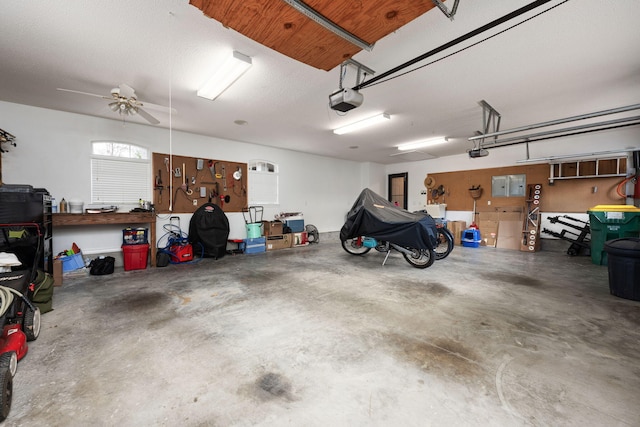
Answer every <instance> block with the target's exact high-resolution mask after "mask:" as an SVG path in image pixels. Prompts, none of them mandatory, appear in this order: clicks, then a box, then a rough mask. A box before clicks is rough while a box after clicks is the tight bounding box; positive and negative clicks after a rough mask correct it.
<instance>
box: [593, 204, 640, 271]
mask: <svg viewBox="0 0 640 427" xmlns="http://www.w3.org/2000/svg"><path fill="white" fill-rule="evenodd" d="M587 212H588V214H589V226H590V228H591V262H592V263H593V264H597V265H607V253H606V252H605V250H604V243H605V242H606V241H608V240H613V239H622V238H625V237H640V208H636V207H635V206H631V205H598V206H595V207H593V208H591V209H589V210H588V211H587Z"/></svg>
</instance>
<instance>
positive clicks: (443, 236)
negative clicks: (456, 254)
mask: <svg viewBox="0 0 640 427" xmlns="http://www.w3.org/2000/svg"><path fill="white" fill-rule="evenodd" d="M453 245H454V243H453V234H451V231H449V230H448V229H446V228H444V227H439V228H438V244H437V246H436V247H435V248H433V250H434V251H435V254H436V260H440V259H445V258H446V257H447V256H449V254H450V253H451V251H453Z"/></svg>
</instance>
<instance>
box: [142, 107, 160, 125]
mask: <svg viewBox="0 0 640 427" xmlns="http://www.w3.org/2000/svg"><path fill="white" fill-rule="evenodd" d="M137 110H138V114H140V115H141V116H142V117H143V118H144V119H145V120H146V121H148V122H149V123H151V124H152V125H157V124H158V123H160V120H158V119H156V118H155V117H153V116H152V115H151V114H149V113H147V112H146V111H144V110H143V109H142V108H140V107H138V108H137Z"/></svg>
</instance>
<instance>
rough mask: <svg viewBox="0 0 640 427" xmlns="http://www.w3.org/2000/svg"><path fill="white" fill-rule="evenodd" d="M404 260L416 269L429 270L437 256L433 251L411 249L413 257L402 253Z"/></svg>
mask: <svg viewBox="0 0 640 427" xmlns="http://www.w3.org/2000/svg"><path fill="white" fill-rule="evenodd" d="M402 255H403V256H404V259H406V260H407V262H408V263H409V264H411V265H412V266H414V267H415V268H427V267H430V266H431V265H432V264H433V261H435V259H436V255H435V252H434V250H433V249H422V250H419V249H411V255H409V254H405V253H404V252H403V253H402Z"/></svg>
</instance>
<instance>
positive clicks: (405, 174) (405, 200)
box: [387, 172, 409, 209]
mask: <svg viewBox="0 0 640 427" xmlns="http://www.w3.org/2000/svg"><path fill="white" fill-rule="evenodd" d="M394 178H403V180H404V182H403V184H404V185H403V187H404V188H403V192H404V194H403V197H402V206H401V208H402V209H407V207H408V204H409V195H408V192H409V172H402V173H392V174H389V175H388V180H387V200H389V201H391V188H392V185H391V181H393V179H394Z"/></svg>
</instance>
